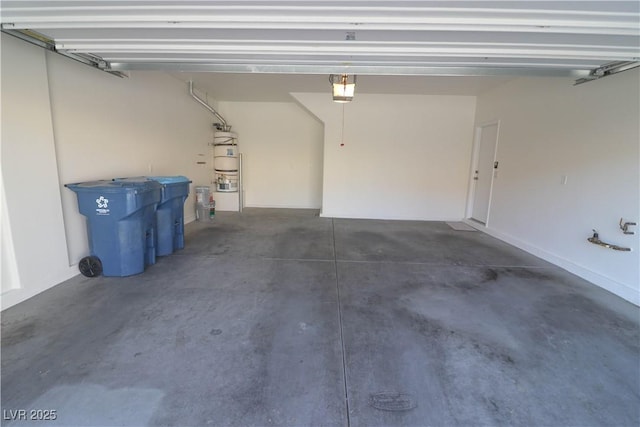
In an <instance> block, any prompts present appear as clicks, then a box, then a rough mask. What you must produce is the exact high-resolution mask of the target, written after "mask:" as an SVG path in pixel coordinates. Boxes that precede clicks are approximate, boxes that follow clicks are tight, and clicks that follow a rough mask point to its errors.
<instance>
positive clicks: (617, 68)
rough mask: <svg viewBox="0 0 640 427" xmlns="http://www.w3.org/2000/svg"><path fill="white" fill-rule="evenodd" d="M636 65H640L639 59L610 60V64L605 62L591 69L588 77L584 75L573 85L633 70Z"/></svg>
mask: <svg viewBox="0 0 640 427" xmlns="http://www.w3.org/2000/svg"><path fill="white" fill-rule="evenodd" d="M636 67H640V62H639V61H616V62H609V63H608V64H604V65H603V66H601V67H598V68H595V69H593V70H591V72H590V73H589V75H588V76H587V77H583V78H581V79H578V80H576V82H575V83H574V84H573V85H574V86H576V85H579V84H582V83H587V82H591V81H593V80H598V79H601V78H603V77H607V76H611V75H613V74H618V73H621V72H623V71H627V70H631V69H633V68H636Z"/></svg>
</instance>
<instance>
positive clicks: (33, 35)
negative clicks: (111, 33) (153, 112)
mask: <svg viewBox="0 0 640 427" xmlns="http://www.w3.org/2000/svg"><path fill="white" fill-rule="evenodd" d="M10 27H11V24H3V25H2V32H3V33H5V34H8V35H10V36H13V37H16V38H19V39H20V40H24V41H26V42H28V43H31V44H34V45H36V46H39V47H41V48H43V49H46V50H48V51H50V52H54V53H57V54H59V55H62V56H66V57H67V58H70V59H73V60H74V61H78V62H81V63H83V64H85V65H88V66H90V67H93V68H97V69H99V70H102V71H104V72H106V73H109V74H112V75H114V76H118V77H121V78H122V77H129V75H128V74H127V73H124V72H122V71H117V70H112V69H111V64H109V62H107V61H105V60H104V59H102V58H100V57H99V56H96V55H91V54H84V53H74V52H69V51H66V50H63V49H58V48H56V43H55V41H54V40H53V39H50V38H49V37H47V36H44V35H42V34H40V33H38V32H36V31H33V30H11V29H9V28H10Z"/></svg>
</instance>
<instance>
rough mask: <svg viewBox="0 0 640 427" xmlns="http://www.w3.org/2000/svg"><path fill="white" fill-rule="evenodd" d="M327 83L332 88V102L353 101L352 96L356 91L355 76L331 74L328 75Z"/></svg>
mask: <svg viewBox="0 0 640 427" xmlns="http://www.w3.org/2000/svg"><path fill="white" fill-rule="evenodd" d="M329 82H330V83H331V87H332V88H333V101H334V102H340V103H345V102H351V101H352V100H353V95H354V93H355V91H356V76H355V74H352V75H348V74H331V75H329Z"/></svg>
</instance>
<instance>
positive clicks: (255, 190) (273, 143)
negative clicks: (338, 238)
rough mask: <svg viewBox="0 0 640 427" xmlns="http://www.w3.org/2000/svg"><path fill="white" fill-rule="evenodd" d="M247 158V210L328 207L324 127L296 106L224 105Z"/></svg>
mask: <svg viewBox="0 0 640 427" xmlns="http://www.w3.org/2000/svg"><path fill="white" fill-rule="evenodd" d="M219 108H220V113H221V114H222V115H223V116H224V118H225V119H226V120H227V122H228V123H230V124H231V125H233V129H232V130H233V131H234V132H237V133H238V144H239V147H240V151H241V152H242V154H243V162H244V174H243V178H244V189H245V206H247V207H279V208H314V209H318V208H320V206H321V205H322V151H323V150H322V147H323V126H322V123H320V122H319V121H318V120H317V119H316V118H315V117H314V116H313V115H311V114H309V113H308V112H307V111H305V110H304V109H303V108H301V107H300V106H299V105H298V104H296V103H295V102H220V103H219Z"/></svg>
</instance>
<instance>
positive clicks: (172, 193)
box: [147, 176, 191, 256]
mask: <svg viewBox="0 0 640 427" xmlns="http://www.w3.org/2000/svg"><path fill="white" fill-rule="evenodd" d="M147 178H149V179H151V180H153V181H156V182H158V183H160V185H161V186H162V193H161V196H160V203H159V204H158V209H157V210H156V219H157V222H158V233H157V236H158V246H157V248H156V254H157V255H160V256H163V255H171V254H172V253H173V252H174V251H177V250H179V249H183V248H184V203H185V201H186V200H187V197H188V196H189V184H190V183H191V181H190V180H189V178H187V177H185V176H148V177H147Z"/></svg>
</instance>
